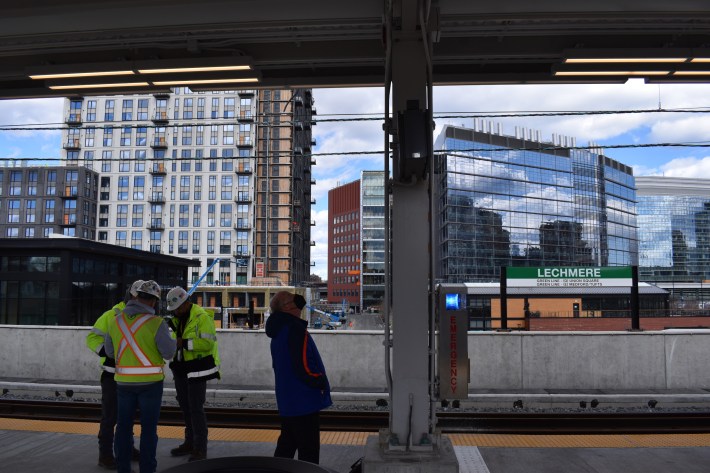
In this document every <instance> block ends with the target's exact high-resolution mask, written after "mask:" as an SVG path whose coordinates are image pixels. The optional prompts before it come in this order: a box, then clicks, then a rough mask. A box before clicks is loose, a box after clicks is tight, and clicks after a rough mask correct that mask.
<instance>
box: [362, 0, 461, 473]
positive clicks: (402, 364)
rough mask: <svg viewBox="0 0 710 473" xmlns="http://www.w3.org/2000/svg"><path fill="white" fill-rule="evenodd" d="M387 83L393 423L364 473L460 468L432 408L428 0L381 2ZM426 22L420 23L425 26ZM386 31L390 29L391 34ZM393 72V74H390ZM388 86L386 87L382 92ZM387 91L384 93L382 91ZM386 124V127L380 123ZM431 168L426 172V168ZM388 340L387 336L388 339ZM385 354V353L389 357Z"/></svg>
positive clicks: (450, 472) (453, 471)
mask: <svg viewBox="0 0 710 473" xmlns="http://www.w3.org/2000/svg"><path fill="white" fill-rule="evenodd" d="M386 5H387V6H393V8H392V9H391V10H386V12H387V14H386V16H387V20H386V22H387V23H386V27H387V28H386V33H387V34H386V35H385V36H387V38H388V43H387V44H386V46H387V53H388V54H387V63H388V64H389V68H388V71H387V73H388V77H389V78H390V79H391V82H390V81H389V80H387V78H386V81H385V82H386V83H387V84H386V87H387V86H389V85H390V84H391V88H392V123H391V125H392V128H391V130H392V132H393V133H392V136H393V138H392V144H393V145H394V146H393V151H394V152H393V155H392V164H393V166H392V170H393V172H392V187H391V192H392V219H391V230H392V233H391V237H392V251H391V261H392V265H391V271H390V273H391V277H390V283H391V286H390V287H391V299H392V311H391V315H392V317H391V325H392V335H391V346H392V349H391V360H392V363H391V381H392V382H391V386H390V401H391V406H390V409H391V410H390V424H389V429H388V430H387V431H383V432H380V437H379V438H373V437H370V438H369V439H368V442H367V445H366V447H365V457H364V459H363V472H364V473H385V472H386V473H429V472H432V471H436V472H437V473H457V472H458V471H459V469H458V462H457V460H456V453H455V452H454V449H453V445H452V444H451V441H450V440H449V439H448V438H446V437H442V436H440V435H438V433H437V432H436V430H435V424H436V416H435V414H434V412H433V408H434V406H433V402H432V397H433V395H434V394H433V389H432V386H433V385H432V383H433V377H434V370H435V369H436V366H435V364H434V362H433V361H434V359H433V356H434V353H433V347H432V346H431V345H432V344H433V329H434V327H433V310H434V308H433V307H431V304H430V300H431V298H432V295H431V293H430V290H432V288H431V287H430V283H432V280H431V278H432V277H433V275H432V274H431V272H432V268H431V265H432V261H433V258H432V254H431V251H432V244H433V242H432V241H431V240H432V238H431V234H430V228H431V222H430V218H431V215H430V214H431V212H430V208H431V207H430V196H429V180H430V179H431V178H432V177H431V172H430V169H429V167H430V166H431V163H432V162H433V159H432V158H433V150H432V143H433V119H432V115H431V106H432V104H431V96H432V92H431V91H432V88H431V62H430V58H431V41H430V39H429V38H430V37H431V36H430V33H428V28H427V24H426V23H428V20H427V18H429V13H430V11H429V10H430V7H431V2H429V1H427V0H420V1H417V0H393V1H392V3H390V2H387V1H386ZM423 23H424V24H423ZM390 34H391V35H390ZM389 74H391V75H389ZM387 90H389V89H387V88H386V91H387ZM386 95H387V96H388V94H387V92H386ZM385 128H386V130H389V129H390V128H389V127H387V126H386V127H385ZM428 171H429V172H428ZM386 343H388V341H386ZM389 359H390V358H388V360H389Z"/></svg>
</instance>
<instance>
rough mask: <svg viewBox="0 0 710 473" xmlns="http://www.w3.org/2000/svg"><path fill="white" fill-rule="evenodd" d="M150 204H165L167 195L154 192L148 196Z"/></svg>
mask: <svg viewBox="0 0 710 473" xmlns="http://www.w3.org/2000/svg"><path fill="white" fill-rule="evenodd" d="M148 202H150V203H153V204H164V203H165V195H164V194H163V193H162V192H153V193H151V194H150V195H149V196H148Z"/></svg>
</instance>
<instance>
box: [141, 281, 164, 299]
mask: <svg viewBox="0 0 710 473" xmlns="http://www.w3.org/2000/svg"><path fill="white" fill-rule="evenodd" d="M141 292H142V293H144V294H148V295H151V296H153V297H156V298H158V299H160V286H158V283H157V282H155V281H153V280H152V279H151V280H150V281H143V284H141V285H140V286H139V287H138V293H141Z"/></svg>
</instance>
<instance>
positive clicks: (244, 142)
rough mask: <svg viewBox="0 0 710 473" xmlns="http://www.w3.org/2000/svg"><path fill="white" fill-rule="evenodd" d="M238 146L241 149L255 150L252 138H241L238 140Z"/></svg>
mask: <svg viewBox="0 0 710 473" xmlns="http://www.w3.org/2000/svg"><path fill="white" fill-rule="evenodd" d="M237 146H239V147H241V148H253V147H254V142H253V141H252V140H251V137H248V138H247V137H239V139H238V140H237Z"/></svg>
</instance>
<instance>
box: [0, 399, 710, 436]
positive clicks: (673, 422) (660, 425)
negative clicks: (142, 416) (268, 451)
mask: <svg viewBox="0 0 710 473" xmlns="http://www.w3.org/2000/svg"><path fill="white" fill-rule="evenodd" d="M206 411H207V421H208V423H209V425H210V427H222V428H240V429H278V428H279V418H278V414H277V412H276V410H272V409H235V408H214V407H213V408H207V409H206ZM0 417H6V418H16V419H35V420H53V421H73V422H98V421H99V420H100V418H101V405H100V404H98V403H89V402H64V401H34V400H32V401H30V400H10V399H1V400H0ZM437 417H438V425H439V428H440V429H441V430H442V432H444V433H479V434H480V433H485V434H623V433H626V434H634V433H636V434H638V433H656V434H658V433H676V434H680V433H710V412H660V411H649V412H625V413H610V412H594V413H576V412H567V413H558V412H555V413H527V412H509V413H486V412H439V413H438V414H437ZM387 423H388V413H387V412H384V411H341V410H334V409H332V410H325V411H323V412H322V413H321V429H322V430H329V431H348V432H377V431H378V430H379V429H382V428H385V427H387ZM160 424H161V425H183V422H182V413H181V412H180V409H179V408H178V407H177V406H163V407H162V410H161V414H160Z"/></svg>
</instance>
